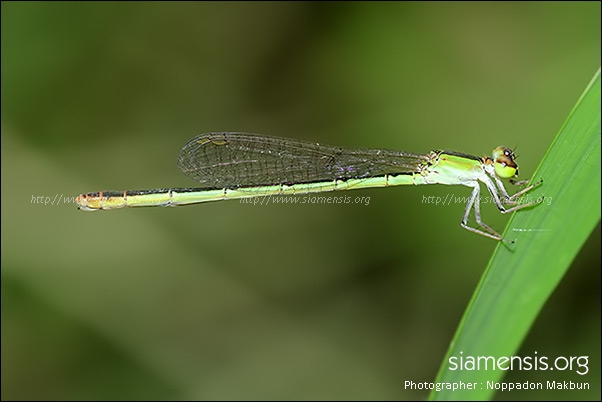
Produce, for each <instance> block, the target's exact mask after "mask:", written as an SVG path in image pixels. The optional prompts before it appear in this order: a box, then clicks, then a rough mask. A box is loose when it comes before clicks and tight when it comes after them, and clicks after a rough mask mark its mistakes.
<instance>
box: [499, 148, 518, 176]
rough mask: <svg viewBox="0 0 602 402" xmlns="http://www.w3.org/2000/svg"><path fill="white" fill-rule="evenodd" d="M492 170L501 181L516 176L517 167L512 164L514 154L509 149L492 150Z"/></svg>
mask: <svg viewBox="0 0 602 402" xmlns="http://www.w3.org/2000/svg"><path fill="white" fill-rule="evenodd" d="M493 168H494V169H495V174H496V175H497V176H498V177H499V178H501V179H509V178H511V177H515V176H518V166H517V165H516V163H515V162H514V152H512V150H511V149H510V148H506V147H497V148H496V149H494V150H493Z"/></svg>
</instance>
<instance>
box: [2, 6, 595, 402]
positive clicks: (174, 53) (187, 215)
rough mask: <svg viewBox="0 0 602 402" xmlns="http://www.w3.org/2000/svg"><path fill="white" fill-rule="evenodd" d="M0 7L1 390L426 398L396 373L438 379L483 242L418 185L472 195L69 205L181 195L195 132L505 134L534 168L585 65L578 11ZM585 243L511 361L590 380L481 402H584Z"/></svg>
mask: <svg viewBox="0 0 602 402" xmlns="http://www.w3.org/2000/svg"><path fill="white" fill-rule="evenodd" d="M1 7H2V146H1V152H2V155H1V156H2V158H1V160H2V192H1V194H2V203H1V205H2V219H1V225H2V292H1V294H2V367H1V369H2V399H121V398H125V399H147V398H148V399H155V400H156V399H280V398H282V399H305V398H307V399H412V398H419V399H424V398H426V397H427V395H428V392H427V391H417V390H409V389H405V388H404V382H405V381H406V380H410V381H414V382H424V381H433V380H434V378H435V375H436V373H437V370H438V368H439V366H440V364H441V360H442V359H443V357H444V355H445V351H446V349H447V347H448V345H449V342H450V340H451V339H452V336H453V334H454V331H455V330H456V327H457V324H458V322H459V320H460V318H461V316H462V313H463V311H464V308H465V307H466V304H467V303H468V301H469V299H470V296H471V294H472V291H473V290H474V288H475V286H476V284H477V283H478V280H479V278H480V275H481V274H482V271H483V269H484V267H485V265H486V263H487V261H488V258H489V256H490V255H491V252H492V250H493V248H494V247H495V245H496V244H495V242H494V241H492V240H489V239H486V238H483V237H480V236H477V235H475V234H472V233H470V232H468V231H466V230H464V229H462V228H461V227H460V225H459V222H460V218H461V214H462V211H463V208H464V206H463V205H459V204H452V205H449V206H440V205H439V206H438V205H434V204H428V203H424V202H423V196H446V195H447V194H449V193H450V192H451V193H453V194H455V195H457V196H467V195H468V194H469V189H467V188H458V187H451V188H446V187H445V186H423V187H399V188H389V189H372V190H361V191H355V192H350V193H347V194H345V195H350V196H352V197H353V198H355V197H356V196H367V197H370V203H369V205H368V206H366V205H358V204H347V205H333V204H330V205H298V204H297V205H292V204H286V205H280V204H269V205H264V206H253V205H249V204H241V203H239V202H236V201H230V202H218V203H208V204H204V205H197V206H191V207H187V208H150V209H140V210H136V209H128V210H120V211H111V212H98V213H83V212H80V211H77V209H76V207H75V204H74V202H73V198H69V199H68V201H67V202H65V197H75V196H77V195H78V194H79V193H82V192H87V191H98V190H109V189H111V190H123V189H144V188H158V187H190V186H194V182H192V181H190V180H189V179H188V178H186V177H185V176H184V175H182V174H180V173H179V172H178V170H177V168H176V160H177V155H178V152H179V150H180V148H181V147H182V146H183V145H184V144H185V143H186V142H187V141H188V140H189V139H190V138H192V137H193V136H195V135H197V134H199V133H201V132H206V131H247V132H256V133H264V134H270V135H278V136H285V137H293V138H299V139H306V140H312V141H319V142H322V143H326V144H332V145H338V146H346V147H372V148H392V149H400V150H407V151H413V152H426V151H429V150H431V149H452V150H457V151H461V152H466V153H471V154H476V155H482V154H488V153H490V150H491V149H492V148H494V147H495V146H497V145H500V144H502V145H507V146H511V147H517V154H518V155H519V160H518V161H519V163H520V166H521V176H522V177H523V178H529V177H530V175H531V174H532V173H533V171H534V170H535V168H536V166H537V164H538V163H539V160H540V159H541V158H542V156H543V154H544V152H545V151H546V149H547V147H548V146H549V145H550V143H551V141H552V139H553V138H554V135H555V134H556V132H557V131H558V129H559V128H560V126H561V125H562V123H563V122H564V120H565V119H566V117H567V115H568V114H569V112H570V110H571V108H572V107H573V106H574V104H575V103H576V101H577V99H578V98H579V96H580V95H581V93H582V91H583V89H584V88H585V86H586V85H587V83H588V82H589V81H590V79H591V77H592V76H593V74H594V73H595V71H596V70H597V68H598V67H599V65H600V3H599V2H589V3H588V2H564V3H561V2H553V3H541V2H537V3H531V2H529V3H522V2H512V3H472V2H471V3H430V2H426V3H306V2H303V3H221V2H220V3H137V2H136V3H35V2H30V3H18V2H10V3H5V2H3V3H2V5H1ZM561 168H562V167H561V166H559V169H561ZM544 179H545V180H553V179H554V178H553V177H549V178H548V177H546V178H544ZM541 193H543V194H545V183H544V186H543V188H542V190H541ZM325 195H326V196H329V195H333V194H325ZM334 195H340V194H334ZM588 196H589V195H588ZM592 196H597V197H599V196H600V195H599V194H594V195H592ZM45 200H48V201H45ZM59 200H60V202H59ZM38 201H41V202H38ZM45 202H46V203H45ZM53 202H54V204H55V205H51V203H53ZM531 212H533V213H535V211H534V210H533V211H531ZM483 214H484V218H485V219H486V221H487V222H488V223H490V224H491V225H492V226H493V227H495V228H497V229H499V230H502V229H503V227H504V225H505V223H506V222H507V219H508V217H505V216H502V215H501V214H499V213H498V212H497V210H496V209H495V208H492V207H491V205H488V206H486V207H485V209H484V211H483ZM524 235H529V234H528V233H526V234H524ZM518 240H519V242H518V243H517V245H516V247H520V238H519V239H518ZM600 241H601V239H600V226H598V227H597V228H596V230H595V231H594V233H593V234H592V236H591V238H590V240H589V241H588V242H587V243H586V245H585V247H584V248H583V250H582V252H581V253H580V255H579V256H578V258H577V259H576V261H575V263H574V266H573V267H572V268H571V270H570V271H569V273H568V275H567V276H566V277H565V279H564V280H563V282H562V283H561V284H560V286H559V288H558V289H557V291H556V292H555V294H554V295H553V297H552V298H551V299H550V300H549V302H548V304H547V305H546V306H545V308H544V309H543V310H542V313H541V315H540V317H539V319H538V321H537V322H536V323H535V325H534V327H533V330H532V332H531V334H530V335H529V337H528V338H527V340H526V341H525V343H524V345H523V347H522V349H521V351H520V353H519V354H520V355H524V356H527V355H533V352H534V351H537V353H538V355H540V356H542V355H547V356H550V358H554V357H556V356H582V355H586V356H590V363H589V369H590V371H589V373H588V374H587V375H586V376H579V375H577V374H575V373H574V372H554V373H551V372H524V371H523V372H511V373H509V375H508V376H507V377H506V380H508V381H525V380H529V381H547V380H558V381H561V380H573V381H580V382H581V381H587V382H589V383H590V386H591V389H590V390H589V391H579V392H576V391H573V392H570V391H544V392H541V391H540V392H513V393H510V394H501V393H498V394H497V398H499V399H522V398H527V399H540V398H551V399H567V400H569V399H570V400H572V399H574V398H575V399H599V398H600V315H601V312H600V268H599V266H600Z"/></svg>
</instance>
